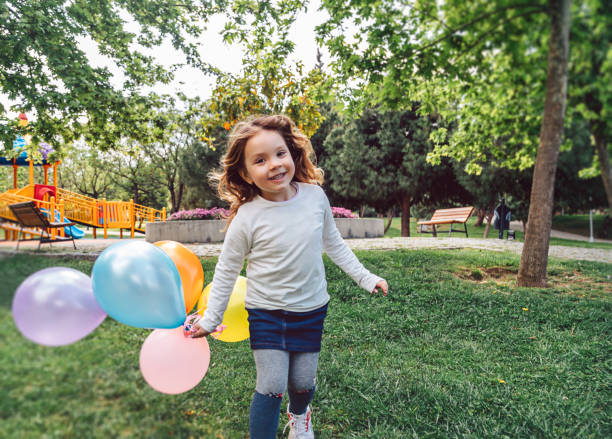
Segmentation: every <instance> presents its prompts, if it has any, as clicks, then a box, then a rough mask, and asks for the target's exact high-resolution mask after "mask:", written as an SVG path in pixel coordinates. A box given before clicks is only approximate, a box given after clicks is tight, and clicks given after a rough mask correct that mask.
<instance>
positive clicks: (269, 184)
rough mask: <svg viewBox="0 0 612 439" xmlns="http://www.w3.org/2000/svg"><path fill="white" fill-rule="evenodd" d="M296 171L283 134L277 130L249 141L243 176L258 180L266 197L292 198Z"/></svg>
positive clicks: (271, 199) (245, 149) (246, 147)
mask: <svg viewBox="0 0 612 439" xmlns="http://www.w3.org/2000/svg"><path fill="white" fill-rule="evenodd" d="M294 174H295V163H294V162H293V158H292V157H291V153H290V152H289V148H288V147H287V145H286V144H285V140H284V139H283V136H281V135H280V134H279V133H278V132H277V131H271V130H261V131H260V132H258V133H257V134H255V135H254V136H253V137H251V138H250V139H249V140H248V141H247V143H246V145H245V148H244V168H243V170H242V172H241V173H240V175H241V177H242V178H243V179H244V180H245V181H246V182H247V183H249V184H251V183H254V184H255V186H257V187H258V188H259V190H260V191H261V196H262V197H263V198H265V199H266V200H270V201H286V200H288V199H289V198H291V197H292V196H293V194H294V190H293V188H292V187H291V180H293V175H294Z"/></svg>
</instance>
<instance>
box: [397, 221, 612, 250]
mask: <svg viewBox="0 0 612 439" xmlns="http://www.w3.org/2000/svg"><path fill="white" fill-rule="evenodd" d="M587 218H588V217H587ZM602 218H603V217H602ZM385 221H386V220H385ZM401 221H402V219H401V218H393V220H392V221H391V227H389V230H387V233H385V237H387V238H395V237H398V236H401V226H402V223H401ZM475 223H476V217H474V216H472V217H471V218H470V219H469V220H468V222H467V229H468V235H469V237H470V238H480V239H482V238H483V234H484V230H485V226H482V227H475V226H474V224H475ZM417 227H418V226H417V219H416V218H411V219H410V236H412V237H419V236H421V237H429V238H431V237H432V236H433V235H431V234H430V233H424V234H421V235H419V234H418V233H417V230H418V229H417ZM453 227H454V229H461V230H463V225H459V224H455V225H454V226H453ZM587 227H588V224H587ZM452 236H453V237H455V238H465V234H464V233H453V234H452ZM504 236H505V235H504ZM587 236H588V235H587ZM446 237H448V225H443V226H440V227H438V238H440V239H444V238H446ZM488 239H499V231H498V230H495V229H494V228H493V225H491V228H490V229H489V236H488ZM516 240H517V241H520V242H523V241H524V234H523V232H519V231H517V232H516ZM550 245H564V246H567V247H584V248H603V249H610V250H612V244H609V243H607V242H593V243H590V242H586V241H574V240H571V239H561V238H550Z"/></svg>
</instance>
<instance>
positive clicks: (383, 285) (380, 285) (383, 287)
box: [372, 279, 389, 296]
mask: <svg viewBox="0 0 612 439" xmlns="http://www.w3.org/2000/svg"><path fill="white" fill-rule="evenodd" d="M379 288H380V289H381V290H382V292H383V296H386V295H387V291H388V290H389V285H387V281H386V280H384V279H383V280H379V281H378V282H377V283H376V286H375V287H374V291H372V294H376V293H378V289H379Z"/></svg>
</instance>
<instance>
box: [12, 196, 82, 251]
mask: <svg viewBox="0 0 612 439" xmlns="http://www.w3.org/2000/svg"><path fill="white" fill-rule="evenodd" d="M9 209H11V212H13V215H15V218H17V223H18V224H19V226H20V227H19V235H18V236H17V248H16V250H19V243H20V242H21V241H38V249H39V250H40V245H41V244H46V243H49V244H51V243H53V242H61V241H72V246H73V247H74V249H75V250H76V244H75V243H74V237H73V236H72V235H70V237H69V238H68V237H64V236H55V237H52V236H51V233H50V232H49V230H50V229H59V228H61V227H66V226H73V225H74V223H71V222H67V223H54V222H51V221H49V220H48V219H47V217H46V216H45V214H43V213H42V212H41V211H40V209H39V208H38V207H37V206H36V203H35V202H34V201H26V202H25V203H16V204H10V205H9ZM34 227H35V228H38V229H40V237H39V238H28V239H21V238H20V235H21V234H22V233H27V234H30V235H31V234H32V230H29V229H31V228H34Z"/></svg>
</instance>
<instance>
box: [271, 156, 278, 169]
mask: <svg viewBox="0 0 612 439" xmlns="http://www.w3.org/2000/svg"><path fill="white" fill-rule="evenodd" d="M269 163H270V169H276V168H278V167H279V166H280V165H281V161H280V160H279V159H278V158H276V157H275V158H273V159H272V160H270V162H269Z"/></svg>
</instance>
